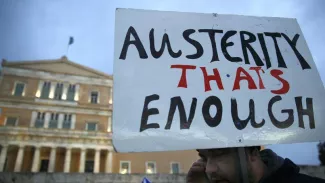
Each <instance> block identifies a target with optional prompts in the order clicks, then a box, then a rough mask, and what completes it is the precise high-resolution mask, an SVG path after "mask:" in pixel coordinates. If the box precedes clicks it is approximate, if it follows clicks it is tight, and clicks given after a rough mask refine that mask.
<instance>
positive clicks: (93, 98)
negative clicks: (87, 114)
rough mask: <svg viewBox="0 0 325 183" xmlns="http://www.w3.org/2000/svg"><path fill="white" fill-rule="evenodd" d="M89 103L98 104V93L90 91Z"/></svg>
mask: <svg viewBox="0 0 325 183" xmlns="http://www.w3.org/2000/svg"><path fill="white" fill-rule="evenodd" d="M90 103H92V104H98V103H99V102H98V92H97V91H92V92H91V93H90Z"/></svg>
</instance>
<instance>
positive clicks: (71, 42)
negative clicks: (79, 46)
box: [69, 36, 74, 45]
mask: <svg viewBox="0 0 325 183" xmlns="http://www.w3.org/2000/svg"><path fill="white" fill-rule="evenodd" d="M73 41H74V40H73V37H71V36H70V39H69V45H72V44H73Z"/></svg>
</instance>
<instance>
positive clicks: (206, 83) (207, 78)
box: [200, 67, 223, 92]
mask: <svg viewBox="0 0 325 183" xmlns="http://www.w3.org/2000/svg"><path fill="white" fill-rule="evenodd" d="M200 68H201V70H202V73H203V77H204V87H205V91H206V92H207V91H210V90H211V86H210V81H211V80H212V81H216V83H217V85H218V88H219V90H223V85H222V81H221V77H220V74H219V71H218V69H213V75H208V73H207V71H206V69H205V67H200Z"/></svg>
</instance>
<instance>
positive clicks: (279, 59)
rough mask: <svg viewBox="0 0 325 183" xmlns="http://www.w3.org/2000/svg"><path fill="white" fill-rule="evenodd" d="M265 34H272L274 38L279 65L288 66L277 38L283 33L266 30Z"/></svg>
mask: <svg viewBox="0 0 325 183" xmlns="http://www.w3.org/2000/svg"><path fill="white" fill-rule="evenodd" d="M264 34H265V36H270V37H271V38H272V39H273V42H274V47H275V52H276V56H277V58H278V67H282V68H287V65H286V63H285V62H284V60H283V57H282V54H281V51H280V48H279V45H278V41H277V40H276V38H277V37H281V34H280V33H277V32H273V33H272V32H264Z"/></svg>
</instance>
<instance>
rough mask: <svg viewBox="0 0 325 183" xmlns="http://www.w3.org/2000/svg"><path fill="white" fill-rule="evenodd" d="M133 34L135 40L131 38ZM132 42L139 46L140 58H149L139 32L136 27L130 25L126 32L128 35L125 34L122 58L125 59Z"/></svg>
mask: <svg viewBox="0 0 325 183" xmlns="http://www.w3.org/2000/svg"><path fill="white" fill-rule="evenodd" d="M131 34H132V35H133V37H134V40H133V41H131V40H130V39H131ZM131 44H133V45H134V46H135V47H136V48H137V50H138V52H139V56H140V58H142V59H145V58H148V55H147V53H146V50H145V49H144V47H143V44H142V42H141V40H140V38H139V36H138V34H137V32H136V31H135V29H134V28H133V27H132V26H130V27H129V30H128V32H127V33H126V36H125V40H124V44H123V48H122V51H121V54H120V59H122V60H125V58H126V54H127V52H128V49H129V46H130V45H131Z"/></svg>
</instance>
